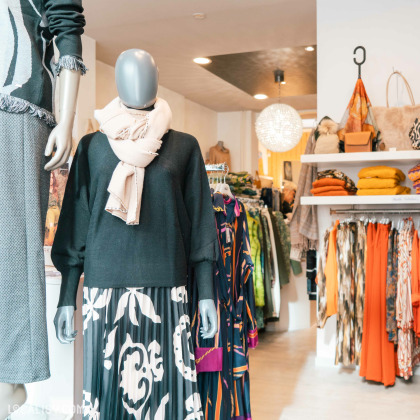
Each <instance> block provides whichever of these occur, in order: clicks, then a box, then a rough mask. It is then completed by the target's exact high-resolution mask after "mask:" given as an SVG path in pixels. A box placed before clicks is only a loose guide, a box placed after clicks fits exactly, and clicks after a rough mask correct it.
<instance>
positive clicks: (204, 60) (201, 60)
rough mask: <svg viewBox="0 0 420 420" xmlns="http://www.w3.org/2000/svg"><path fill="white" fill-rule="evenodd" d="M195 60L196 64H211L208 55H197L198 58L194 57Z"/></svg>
mask: <svg viewBox="0 0 420 420" xmlns="http://www.w3.org/2000/svg"><path fill="white" fill-rule="evenodd" d="M193 61H194V63H196V64H210V63H211V60H210V58H206V57H197V58H194V60H193Z"/></svg>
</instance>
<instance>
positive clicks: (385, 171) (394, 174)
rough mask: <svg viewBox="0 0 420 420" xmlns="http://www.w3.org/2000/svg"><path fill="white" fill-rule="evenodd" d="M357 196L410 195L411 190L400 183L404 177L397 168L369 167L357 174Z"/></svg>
mask: <svg viewBox="0 0 420 420" xmlns="http://www.w3.org/2000/svg"><path fill="white" fill-rule="evenodd" d="M359 178H360V179H359V182H358V183H357V188H358V191H357V195H401V194H410V192H411V189H410V188H408V187H403V186H402V185H400V182H403V181H404V180H405V175H404V174H403V173H402V172H401V171H400V170H399V169H398V168H390V167H389V166H371V167H369V168H363V169H362V170H361V171H360V172H359Z"/></svg>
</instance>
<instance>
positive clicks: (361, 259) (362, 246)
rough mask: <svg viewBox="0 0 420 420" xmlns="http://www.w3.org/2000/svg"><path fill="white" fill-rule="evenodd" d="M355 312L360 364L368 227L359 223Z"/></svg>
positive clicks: (355, 348)
mask: <svg viewBox="0 0 420 420" xmlns="http://www.w3.org/2000/svg"><path fill="white" fill-rule="evenodd" d="M354 261H355V269H354V282H355V289H356V291H355V293H356V297H355V310H354V315H355V316H354V363H355V364H356V365H359V364H360V356H361V351H362V337H363V312H364V306H365V276H366V226H365V224H364V223H363V222H361V221H358V222H357V233H356V244H355V260H354Z"/></svg>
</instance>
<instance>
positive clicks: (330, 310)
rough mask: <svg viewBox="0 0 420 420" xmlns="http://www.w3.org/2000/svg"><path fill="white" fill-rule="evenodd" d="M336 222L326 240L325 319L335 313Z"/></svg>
mask: <svg viewBox="0 0 420 420" xmlns="http://www.w3.org/2000/svg"><path fill="white" fill-rule="evenodd" d="M338 224H339V221H338V220H337V221H336V223H335V225H334V227H333V228H332V229H331V231H330V237H329V239H328V253H327V261H326V263H325V288H326V293H327V318H328V317H330V316H332V315H335V314H336V313H337V298H338V283H337V226H338Z"/></svg>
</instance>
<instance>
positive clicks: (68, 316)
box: [54, 306, 77, 344]
mask: <svg viewBox="0 0 420 420" xmlns="http://www.w3.org/2000/svg"><path fill="white" fill-rule="evenodd" d="M73 318H74V307H73V306H60V307H59V308H58V309H57V313H56V314H55V317H54V326H55V333H56V335H57V339H58V341H59V342H60V343H61V344H70V343H72V342H73V341H74V340H75V339H76V335H77V331H74V327H73Z"/></svg>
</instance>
